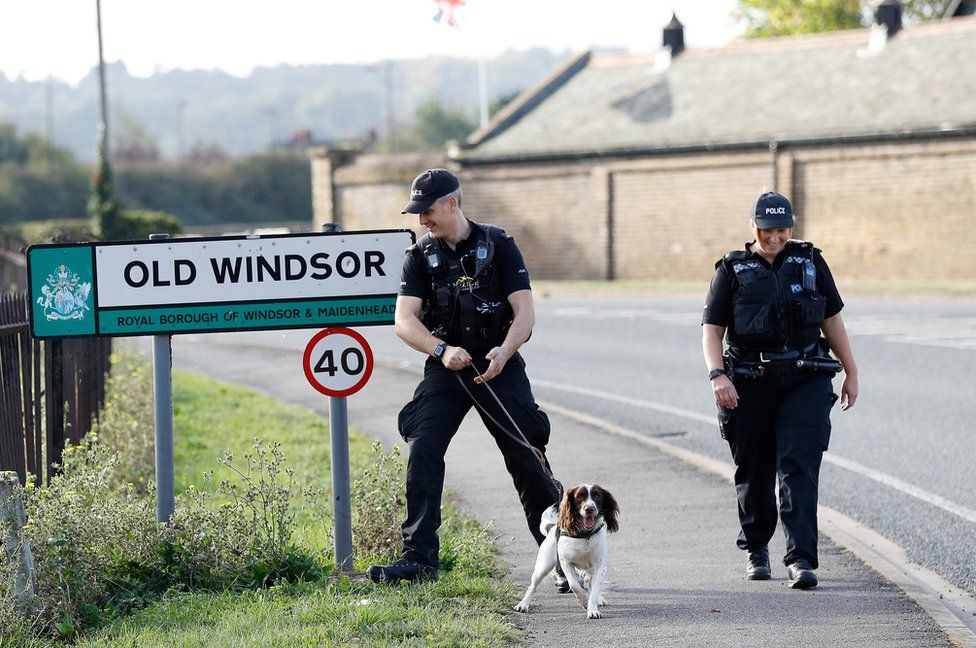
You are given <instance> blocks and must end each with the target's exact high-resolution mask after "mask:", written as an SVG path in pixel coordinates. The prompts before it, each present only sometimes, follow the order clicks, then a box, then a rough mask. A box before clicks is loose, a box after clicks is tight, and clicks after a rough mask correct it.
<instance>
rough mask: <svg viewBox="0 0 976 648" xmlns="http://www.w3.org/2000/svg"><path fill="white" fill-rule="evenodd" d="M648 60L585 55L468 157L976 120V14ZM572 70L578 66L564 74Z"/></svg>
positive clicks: (497, 125)
mask: <svg viewBox="0 0 976 648" xmlns="http://www.w3.org/2000/svg"><path fill="white" fill-rule="evenodd" d="M870 34H871V31H870V30H868V29H858V30H849V31H844V32H834V33H829V34H815V35H808V36H801V37H784V38H769V39H763V40H754V41H745V42H742V43H738V44H734V45H731V46H728V47H723V48H716V49H700V50H686V51H685V52H683V53H682V54H680V55H679V56H677V57H676V58H675V59H674V60H673V61H672V62H671V64H670V65H669V66H655V61H654V60H653V57H650V56H643V57H638V56H623V55H610V54H592V55H586V56H583V57H580V58H579V59H577V60H576V61H574V62H571V63H570V64H568V65H567V66H564V67H563V68H562V69H561V70H560V71H559V72H557V73H556V74H554V75H553V77H551V80H550V82H549V83H547V84H542V85H541V86H539V87H537V88H535V89H533V90H531V91H529V92H528V93H526V94H525V95H523V96H522V97H520V98H519V99H517V100H516V101H517V102H518V103H516V104H515V105H514V106H513V107H511V109H510V110H508V111H506V113H504V114H503V115H500V116H499V117H498V118H496V119H495V120H494V121H493V122H492V123H491V124H489V126H488V127H487V128H486V129H484V130H482V131H479V132H477V133H475V134H474V135H472V137H471V138H470V139H469V141H468V144H467V147H466V148H465V150H464V151H463V152H462V154H461V161H462V163H463V161H465V160H470V161H472V162H474V161H479V160H480V161H488V160H490V159H519V158H533V157H548V156H553V155H557V156H561V155H581V156H586V155H592V154H607V153H613V152H627V151H641V150H656V149H680V148H688V147H699V146H722V145H736V144H748V143H761V142H768V141H770V140H777V141H797V140H808V139H820V138H833V137H857V136H872V135H878V134H896V133H916V132H928V131H946V130H951V129H967V128H973V127H976V17H973V18H955V19H953V20H951V21H945V22H938V23H930V24H925V25H920V26H914V27H907V28H905V29H903V30H902V31H900V32H899V33H898V34H897V35H896V36H895V37H894V38H892V39H890V40H889V41H888V42H887V43H886V44H885V45H884V47H883V48H880V49H875V50H871V49H869V47H868V41H869V37H870ZM567 72H571V73H570V74H567Z"/></svg>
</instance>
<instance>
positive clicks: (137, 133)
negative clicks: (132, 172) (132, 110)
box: [112, 111, 159, 163]
mask: <svg viewBox="0 0 976 648" xmlns="http://www.w3.org/2000/svg"><path fill="white" fill-rule="evenodd" d="M120 112H121V114H120V116H119V117H120V118H119V122H120V123H119V127H118V128H117V129H116V131H115V135H114V136H113V137H112V159H113V160H115V161H117V162H130V163H132V162H136V163H138V162H155V161H157V160H159V147H158V146H157V145H156V138H155V137H154V136H153V135H152V133H150V132H149V129H147V128H146V127H145V125H143V124H142V122H140V121H139V120H138V119H137V118H136V117H135V116H134V115H130V114H129V113H126V112H122V111H120Z"/></svg>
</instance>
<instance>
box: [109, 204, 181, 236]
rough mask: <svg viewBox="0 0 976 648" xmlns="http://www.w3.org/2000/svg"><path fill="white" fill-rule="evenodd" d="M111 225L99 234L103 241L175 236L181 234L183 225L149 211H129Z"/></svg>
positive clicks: (175, 218) (170, 217)
mask: <svg viewBox="0 0 976 648" xmlns="http://www.w3.org/2000/svg"><path fill="white" fill-rule="evenodd" d="M111 223H112V225H111V226H110V228H109V229H107V230H106V231H103V232H102V233H101V237H100V238H101V240H103V241H136V240H140V239H147V238H149V235H150V234H159V233H166V234H172V235H174V236H175V235H177V234H180V233H182V232H183V224H182V223H180V220H179V219H178V218H177V217H176V216H173V215H172V214H167V213H165V212H161V211H152V210H149V209H130V210H126V211H124V212H122V213H120V214H119V216H118V217H117V218H116V219H114V220H113V221H111Z"/></svg>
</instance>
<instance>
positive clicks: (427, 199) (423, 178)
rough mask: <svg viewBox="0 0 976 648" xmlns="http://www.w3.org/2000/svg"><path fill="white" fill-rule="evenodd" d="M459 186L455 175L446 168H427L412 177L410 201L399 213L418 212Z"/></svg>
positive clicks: (428, 207)
mask: <svg viewBox="0 0 976 648" xmlns="http://www.w3.org/2000/svg"><path fill="white" fill-rule="evenodd" d="M460 186H461V183H460V182H459V181H458V179H457V176H456V175H454V174H453V173H451V172H450V171H448V170H447V169H427V170H426V171H424V172H423V173H421V174H420V175H419V176H417V177H416V178H414V180H413V184H412V185H410V202H408V203H407V206H406V207H404V208H403V211H401V212H400V213H401V214H419V213H421V212H425V211H427V210H428V209H430V206H431V205H433V204H434V201H436V200H437V199H438V198H442V197H444V196H446V195H447V194H449V193H451V192H452V191H454V190H455V189H457V188H458V187H460Z"/></svg>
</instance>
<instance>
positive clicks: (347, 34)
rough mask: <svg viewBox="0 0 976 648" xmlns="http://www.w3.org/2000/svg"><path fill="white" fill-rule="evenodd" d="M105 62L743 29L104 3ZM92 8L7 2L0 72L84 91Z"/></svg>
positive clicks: (396, 6)
mask: <svg viewBox="0 0 976 648" xmlns="http://www.w3.org/2000/svg"><path fill="white" fill-rule="evenodd" d="M101 5H102V31H103V39H104V49H105V59H106V61H117V60H121V61H123V62H124V63H125V65H126V67H127V68H128V71H129V73H130V74H134V75H136V76H149V75H151V74H153V73H154V72H161V71H168V70H173V69H220V70H224V71H226V72H229V73H231V74H234V75H236V76H247V75H248V74H249V73H250V72H251V70H253V69H254V68H255V67H265V66H275V65H280V64H293V65H300V64H320V63H369V62H374V61H380V60H384V59H404V58H420V57H425V56H461V57H470V58H475V57H479V56H484V57H488V58H490V57H493V56H496V55H498V54H500V53H502V52H504V51H505V50H508V49H527V48H530V47H547V48H549V49H552V50H554V51H557V52H562V51H566V50H569V51H573V52H576V51H583V50H586V49H591V48H608V47H614V48H624V49H627V50H629V51H631V52H634V53H640V52H649V51H652V50H654V49H656V48H657V47H658V46H660V43H661V29H662V27H663V26H664V25H665V24H666V23H667V22H668V21H669V20H670V18H671V12H672V9H673V10H674V11H675V12H676V14H677V16H678V19H679V20H681V22H682V23H683V24H684V26H685V44H686V46H688V47H714V46H720V45H724V44H726V43H728V42H729V41H731V40H733V39H734V38H735V37H736V36H738V34H739V33H741V31H742V30H741V28H739V27H738V26H736V25H735V23H734V22H733V21H732V20H731V19H730V17H729V15H730V13H731V11H732V8H733V7H734V5H735V0H466V4H465V6H464V7H463V8H462V10H461V12H460V15H459V27H458V28H451V27H448V26H446V25H445V24H444V23H443V22H436V21H435V20H434V19H433V18H434V16H435V15H436V13H437V11H438V6H439V5H438V3H437V2H436V1H435V0H346V1H342V2H340V1H339V0H264V1H263V2H258V1H257V0H102V2H101ZM95 16H96V11H95V0H0V71H2V72H3V73H4V74H5V75H6V77H7V78H8V79H16V78H18V77H23V78H25V79H27V80H32V81H36V80H41V79H46V78H48V77H54V78H56V79H60V80H63V81H67V82H69V83H77V82H78V81H79V80H80V79H81V78H82V77H84V76H85V75H86V74H87V73H88V71H89V70H90V69H91V68H92V67H93V66H95V65H96V64H97V62H98V41H97V31H96V18H95Z"/></svg>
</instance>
